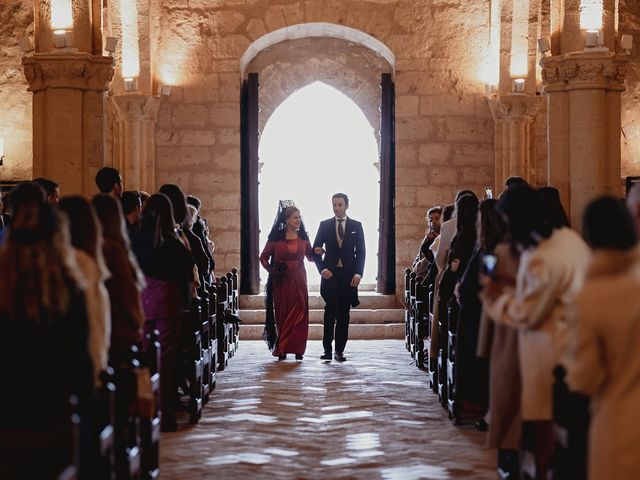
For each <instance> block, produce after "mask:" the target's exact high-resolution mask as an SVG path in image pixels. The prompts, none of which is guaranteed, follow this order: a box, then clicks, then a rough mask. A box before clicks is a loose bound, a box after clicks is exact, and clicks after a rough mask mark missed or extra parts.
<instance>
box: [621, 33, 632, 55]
mask: <svg viewBox="0 0 640 480" xmlns="http://www.w3.org/2000/svg"><path fill="white" fill-rule="evenodd" d="M620 48H622V50H624V52H625V53H626V54H627V55H631V49H632V48H633V35H622V36H621V37H620Z"/></svg>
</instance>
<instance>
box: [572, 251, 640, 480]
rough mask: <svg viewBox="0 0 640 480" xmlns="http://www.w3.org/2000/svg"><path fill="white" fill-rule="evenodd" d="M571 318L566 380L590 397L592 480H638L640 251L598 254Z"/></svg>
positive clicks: (639, 467)
mask: <svg viewBox="0 0 640 480" xmlns="http://www.w3.org/2000/svg"><path fill="white" fill-rule="evenodd" d="M568 318H569V334H570V341H569V342H568V345H569V351H568V355H567V358H566V359H565V360H564V363H565V366H566V368H567V380H568V383H569V385H570V387H571V388H572V389H573V390H577V391H580V392H582V393H585V394H586V395H589V396H590V397H592V400H591V425H590V429H589V457H588V462H589V479H590V480H605V479H607V480H608V479H615V480H632V479H637V478H640V413H639V412H638V409H639V408H640V250H639V249H638V248H634V249H633V250H632V251H628V252H620V251H611V250H608V251H605V250H600V251H597V252H596V253H595V254H594V257H593V261H592V263H591V266H590V269H589V273H588V277H587V283H586V285H585V286H584V289H583V290H582V292H581V293H580V295H579V296H578V297H577V299H576V301H575V308H574V309H571V310H570V311H569V315H568Z"/></svg>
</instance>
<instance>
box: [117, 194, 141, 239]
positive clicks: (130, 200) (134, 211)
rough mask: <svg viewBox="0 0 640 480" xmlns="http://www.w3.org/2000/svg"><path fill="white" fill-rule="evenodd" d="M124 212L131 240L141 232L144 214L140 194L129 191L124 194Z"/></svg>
mask: <svg viewBox="0 0 640 480" xmlns="http://www.w3.org/2000/svg"><path fill="white" fill-rule="evenodd" d="M122 212H123V213H124V218H125V220H126V222H127V232H128V233H129V238H133V237H134V236H135V234H136V233H137V232H138V230H139V227H140V215H141V213H142V200H141V198H140V193H139V192H137V191H135V190H127V191H126V192H123V193H122Z"/></svg>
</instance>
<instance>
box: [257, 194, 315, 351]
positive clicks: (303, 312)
mask: <svg viewBox="0 0 640 480" xmlns="http://www.w3.org/2000/svg"><path fill="white" fill-rule="evenodd" d="M305 257H306V258H307V260H308V261H310V262H312V261H313V250H312V249H311V243H310V242H309V235H308V234H307V232H306V231H305V228H304V224H303V223H302V217H301V216H300V210H299V209H298V208H297V207H296V206H294V205H293V202H283V201H281V202H280V206H279V209H278V215H277V216H276V221H275V222H274V224H273V228H272V229H271V233H269V237H268V240H267V244H266V245H265V246H264V249H263V250H262V253H261V254H260V263H261V264H262V266H263V267H264V269H265V270H266V271H267V272H269V281H268V282H267V289H268V290H271V292H267V296H268V297H269V296H270V295H271V294H272V298H273V306H274V307H275V324H276V327H277V340H276V341H275V342H273V339H271V342H269V339H267V341H268V343H269V347H270V348H273V352H272V354H273V356H274V357H278V359H279V360H284V359H286V358H287V353H293V354H295V357H296V360H302V358H303V355H304V352H305V350H306V347H307V337H308V336H309V295H308V293H307V272H306V270H305V268H304V259H305ZM267 315H269V309H267Z"/></svg>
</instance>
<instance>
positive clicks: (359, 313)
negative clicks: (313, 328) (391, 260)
mask: <svg viewBox="0 0 640 480" xmlns="http://www.w3.org/2000/svg"><path fill="white" fill-rule="evenodd" d="M264 314H265V313H264V309H260V310H257V309H251V310H250V309H245V310H243V309H242V308H241V309H240V320H242V323H243V324H244V325H264ZM323 320H324V310H321V309H311V310H309V323H316V324H320V325H321V324H322V323H323ZM349 322H350V324H351V325H353V324H360V325H386V324H391V323H403V322H404V310H401V309H387V308H385V309H377V310H376V309H366V308H364V309H363V308H360V307H358V308H354V309H352V310H351V314H350V321H349Z"/></svg>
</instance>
